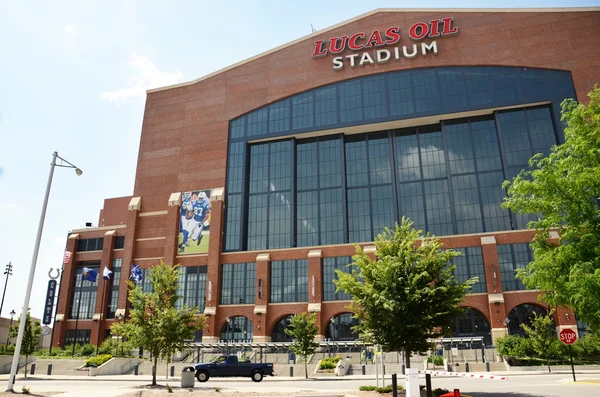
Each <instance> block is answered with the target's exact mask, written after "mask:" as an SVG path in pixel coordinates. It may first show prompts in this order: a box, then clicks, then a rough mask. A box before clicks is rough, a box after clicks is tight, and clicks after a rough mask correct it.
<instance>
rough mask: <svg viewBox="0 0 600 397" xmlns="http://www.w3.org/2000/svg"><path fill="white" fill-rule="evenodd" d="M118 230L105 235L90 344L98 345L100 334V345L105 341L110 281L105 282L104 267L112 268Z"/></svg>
mask: <svg viewBox="0 0 600 397" xmlns="http://www.w3.org/2000/svg"><path fill="white" fill-rule="evenodd" d="M116 233H117V232H116V230H110V231H108V232H106V233H104V245H103V248H102V258H101V260H100V270H99V271H98V293H97V294H96V307H95V308H94V316H93V317H92V320H93V321H94V323H93V325H92V330H91V331H92V332H91V334H90V343H92V344H94V345H95V344H96V342H97V341H98V333H100V343H102V341H103V340H104V326H105V320H106V307H107V303H108V296H107V295H108V286H109V285H110V281H109V280H104V278H103V276H102V275H103V272H104V266H106V267H107V268H108V269H111V268H112V252H113V251H112V249H113V242H114V237H115V235H116ZM103 294H104V307H103V306H102V303H103V302H102V295H103Z"/></svg>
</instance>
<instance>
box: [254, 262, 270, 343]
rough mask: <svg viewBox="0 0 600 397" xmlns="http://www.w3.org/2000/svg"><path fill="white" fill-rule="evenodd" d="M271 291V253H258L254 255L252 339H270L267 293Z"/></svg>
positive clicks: (266, 340)
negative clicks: (254, 287)
mask: <svg viewBox="0 0 600 397" xmlns="http://www.w3.org/2000/svg"><path fill="white" fill-rule="evenodd" d="M270 291H271V255H270V254H268V253H263V254H258V256H257V257H256V297H255V302H256V303H255V306H254V318H253V319H252V321H253V322H254V341H255V342H269V341H271V336H270V335H268V334H270V333H271V330H270V329H268V326H269V313H268V308H269V294H270Z"/></svg>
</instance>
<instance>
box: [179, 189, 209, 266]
mask: <svg viewBox="0 0 600 397" xmlns="http://www.w3.org/2000/svg"><path fill="white" fill-rule="evenodd" d="M211 192H212V190H195V191H193V192H183V193H182V197H181V221H180V223H179V241H178V248H179V250H178V252H179V255H185V254H201V253H207V252H208V237H209V234H210V194H211Z"/></svg>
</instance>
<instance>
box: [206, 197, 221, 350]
mask: <svg viewBox="0 0 600 397" xmlns="http://www.w3.org/2000/svg"><path fill="white" fill-rule="evenodd" d="M210 205H211V215H210V235H209V241H208V270H207V274H206V305H205V308H204V314H205V315H207V316H208V318H207V321H206V324H207V328H206V329H205V331H204V335H203V336H202V340H206V341H208V340H218V339H219V336H220V332H221V330H220V329H217V322H216V321H217V307H218V305H219V294H220V292H221V249H222V247H223V226H224V222H225V216H224V215H225V205H224V203H223V188H219V189H213V191H212V194H211V197H210ZM205 338H209V339H205Z"/></svg>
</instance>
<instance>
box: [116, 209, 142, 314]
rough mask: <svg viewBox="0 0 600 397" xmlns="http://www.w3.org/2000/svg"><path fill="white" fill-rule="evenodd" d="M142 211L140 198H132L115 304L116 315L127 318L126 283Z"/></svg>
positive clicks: (129, 273)
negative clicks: (117, 299)
mask: <svg viewBox="0 0 600 397" xmlns="http://www.w3.org/2000/svg"><path fill="white" fill-rule="evenodd" d="M141 209H142V198H141V197H132V198H131V200H130V201H129V206H128V212H127V228H126V229H125V246H124V247H123V248H124V249H123V264H122V266H121V284H120V285H119V301H118V303H117V312H116V315H118V314H121V315H123V316H127V312H128V311H129V299H128V298H129V297H128V292H129V287H128V285H127V284H128V283H127V282H128V281H129V276H130V275H131V264H132V263H133V259H134V255H135V236H136V231H137V230H136V226H137V221H138V217H139V214H140V210H141Z"/></svg>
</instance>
